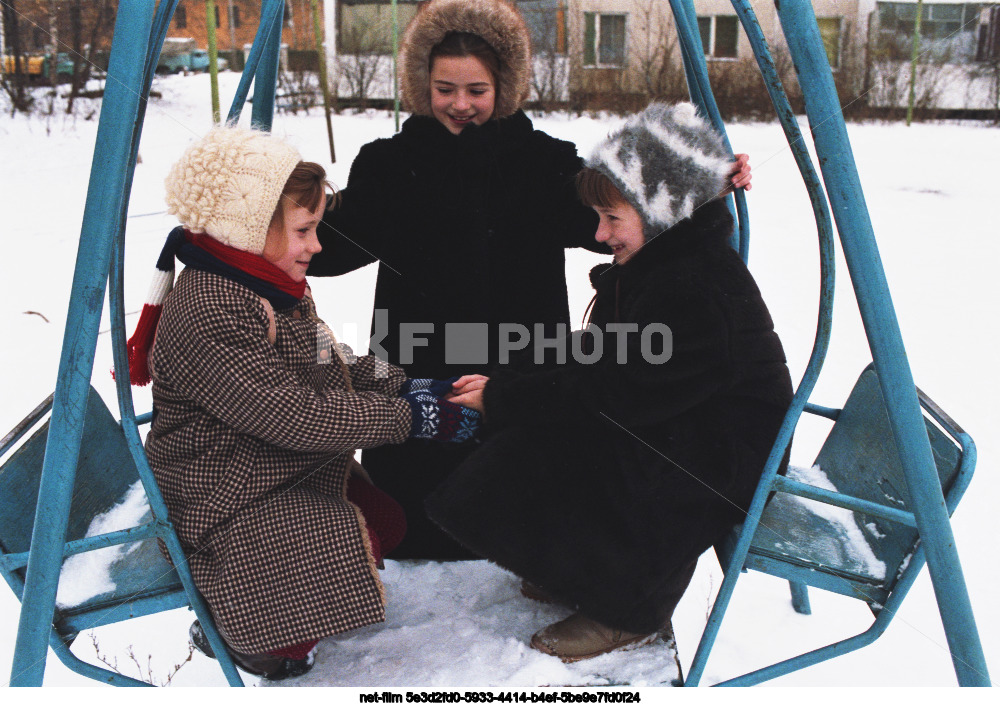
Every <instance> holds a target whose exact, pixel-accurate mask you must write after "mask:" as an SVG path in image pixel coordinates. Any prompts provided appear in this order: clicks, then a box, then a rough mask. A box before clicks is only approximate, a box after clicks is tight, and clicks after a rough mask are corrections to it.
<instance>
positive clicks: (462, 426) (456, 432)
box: [401, 390, 480, 442]
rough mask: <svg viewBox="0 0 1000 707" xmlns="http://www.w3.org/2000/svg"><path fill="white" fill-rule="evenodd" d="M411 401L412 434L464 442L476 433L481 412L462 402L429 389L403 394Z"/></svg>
mask: <svg viewBox="0 0 1000 707" xmlns="http://www.w3.org/2000/svg"><path fill="white" fill-rule="evenodd" d="M401 397H402V398H403V400H405V401H406V402H407V403H409V404H410V411H411V412H412V413H413V422H412V423H411V425H410V437H413V438H415V439H433V440H435V441H438V442H465V441H466V440H470V439H472V438H473V437H475V435H476V431H477V430H478V429H479V421H480V415H479V413H478V412H476V411H475V410H472V409H470V408H467V407H463V406H462V405H456V404H455V403H452V402H449V401H447V400H445V399H443V398H439V397H438V396H436V395H434V394H433V393H430V392H429V391H426V390H418V391H415V392H413V393H407V394H406V395H403V396H401Z"/></svg>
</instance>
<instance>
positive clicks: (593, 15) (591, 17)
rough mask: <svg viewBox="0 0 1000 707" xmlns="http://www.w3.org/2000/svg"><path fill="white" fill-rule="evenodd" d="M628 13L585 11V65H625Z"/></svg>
mask: <svg viewBox="0 0 1000 707" xmlns="http://www.w3.org/2000/svg"><path fill="white" fill-rule="evenodd" d="M625 17H626V15H621V14H616V15H611V14H603V13H598V12H585V13H583V65H584V66H600V67H609V68H611V67H622V66H624V65H625Z"/></svg>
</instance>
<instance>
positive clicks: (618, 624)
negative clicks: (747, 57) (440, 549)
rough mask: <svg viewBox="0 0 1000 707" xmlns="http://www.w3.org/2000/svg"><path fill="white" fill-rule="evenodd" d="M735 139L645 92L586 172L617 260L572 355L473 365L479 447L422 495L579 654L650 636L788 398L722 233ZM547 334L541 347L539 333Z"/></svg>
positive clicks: (552, 647) (467, 386) (737, 517)
mask: <svg viewBox="0 0 1000 707" xmlns="http://www.w3.org/2000/svg"><path fill="white" fill-rule="evenodd" d="M727 162H728V156H727V154H726V152H725V150H724V148H723V144H722V140H721V138H720V136H719V135H718V134H717V133H716V132H715V131H714V130H713V129H712V128H711V127H710V126H709V125H708V124H707V123H706V122H705V121H704V120H703V119H702V118H700V117H699V116H698V115H697V114H696V113H695V110H694V107H693V106H692V105H691V104H679V105H676V106H667V105H663V104H654V105H651V106H650V107H649V108H647V110H646V111H645V112H644V113H642V114H640V115H638V116H635V117H634V118H632V119H630V120H629V121H628V122H627V123H626V124H625V126H624V127H623V128H621V129H620V130H618V131H617V132H615V133H614V134H612V135H611V136H610V137H609V138H607V139H606V140H605V141H604V142H603V143H601V144H600V145H599V146H598V147H597V148H596V150H595V151H594V154H593V157H592V158H591V159H590V160H589V161H588V168H587V169H585V170H584V171H582V172H581V173H580V176H579V178H578V185H579V191H580V195H581V197H582V199H583V201H584V202H585V203H587V204H589V205H591V206H592V207H593V209H594V210H595V211H596V213H597V215H598V217H599V219H600V225H599V227H598V230H597V233H596V240H597V241H598V242H600V243H603V244H605V245H607V246H608V247H609V248H610V249H611V250H612V252H613V253H614V263H613V264H608V265H599V266H597V267H595V268H594V269H593V270H592V271H591V275H590V277H591V282H592V283H593V285H594V288H595V289H596V296H595V300H594V302H593V305H592V307H593V309H592V313H591V316H590V327H588V328H589V329H591V331H590V333H589V334H587V335H586V336H584V337H578V338H573V337H570V338H569V339H567V340H566V341H565V342H564V344H565V345H564V347H563V355H564V356H565V358H566V361H565V363H564V364H561V365H560V364H558V362H556V361H544V360H539V359H538V358H537V354H538V352H537V351H531V352H525V356H524V358H523V359H522V360H520V361H518V362H517V364H512V365H510V366H507V367H503V368H500V369H498V370H496V371H495V372H494V374H493V375H492V377H490V378H488V379H487V378H484V377H482V376H467V377H463V378H460V379H459V380H458V381H457V382H456V384H455V390H456V393H457V395H456V397H453V398H452V402H456V403H459V404H462V405H468V406H471V407H473V408H475V409H478V410H480V411H481V412H483V421H484V424H485V427H484V429H485V430H487V431H488V432H487V435H486V438H485V440H484V441H483V443H482V445H481V446H480V448H479V449H478V450H477V451H476V452H475V453H473V454H472V455H470V456H469V458H468V459H467V460H466V461H465V462H464V463H463V464H462V465H460V466H459V468H458V469H457V471H456V472H455V473H454V474H453V475H452V476H451V477H450V478H449V479H448V480H447V481H445V482H444V483H443V484H442V485H441V486H440V487H439V488H438V489H437V490H436V491H435V492H434V493H433V494H432V495H431V496H430V497H429V498H428V502H427V510H428V513H429V514H430V517H431V518H432V519H434V520H435V521H436V522H437V523H439V524H440V525H441V526H442V527H443V528H444V529H445V530H446V531H447V532H449V533H450V534H451V535H453V536H454V537H455V538H456V539H457V540H458V541H460V542H461V543H462V544H464V545H465V546H467V547H469V548H471V549H472V550H473V551H474V552H476V553H477V554H479V555H481V556H483V557H486V558H488V559H490V560H492V561H494V562H496V563H497V564H499V565H501V566H503V567H505V568H507V569H509V570H511V571H512V572H514V573H515V574H517V575H519V576H520V577H522V578H523V579H524V580H525V583H524V584H523V585H522V590H523V591H524V593H525V594H527V595H528V596H533V597H535V598H541V597H547V598H549V599H550V600H553V601H557V602H559V603H562V604H564V605H565V606H567V607H569V608H571V609H572V610H573V611H574V612H575V613H573V614H572V615H571V616H569V617H568V618H566V619H564V620H563V621H560V622H558V623H555V624H553V625H551V626H548V627H546V628H544V629H542V630H541V631H539V632H538V633H536V634H535V635H534V637H533V638H532V641H531V645H532V646H533V647H534V648H536V649H538V650H540V651H543V652H545V653H549V654H552V655H555V656H558V657H560V658H562V659H563V660H564V661H575V660H580V659H583V658H589V657H592V656H596V655H600V654H602V653H606V652H608V651H611V650H614V649H617V648H622V647H625V646H630V645H634V644H638V643H642V642H645V641H649V640H652V639H654V638H655V637H656V636H657V635H658V634H659V633H660V632H664V631H669V630H670V617H671V614H672V613H673V610H674V607H675V606H676V604H677V602H678V601H679V600H680V598H681V595H682V594H683V592H684V590H685V588H686V587H687V585H688V582H689V581H690V579H691V576H692V573H693V572H694V569H695V564H696V562H697V560H698V557H699V556H700V555H701V554H702V553H703V552H704V551H705V550H707V549H708V548H710V547H711V546H712V545H713V544H715V543H716V542H718V541H719V540H720V539H722V537H723V536H724V534H725V533H726V532H727V531H728V530H729V529H730V528H732V527H733V525H734V524H735V523H738V522H740V521H741V520H742V519H743V518H744V516H745V513H746V509H747V508H748V507H749V504H750V501H751V499H752V497H753V493H754V490H755V489H756V486H757V482H758V480H759V479H760V475H761V472H762V471H763V468H764V463H765V461H766V459H767V456H768V454H769V453H770V449H771V446H772V444H773V442H774V439H775V438H776V436H777V433H778V429H779V427H780V426H781V422H782V419H783V417H784V414H785V411H786V410H787V407H788V405H789V403H790V402H791V398H792V386H791V380H790V377H789V373H788V368H787V366H786V364H785V356H784V352H783V350H782V346H781V342H780V341H779V340H778V337H777V335H776V334H775V332H774V329H773V324H772V322H771V317H770V315H769V313H768V310H767V307H766V306H765V304H764V301H763V300H762V298H761V295H760V292H759V291H758V289H757V286H756V284H755V282H754V280H753V277H752V276H751V275H750V273H749V271H748V270H747V268H746V266H745V265H744V264H743V261H742V260H741V259H740V257H739V255H738V254H737V253H736V252H735V251H734V250H733V249H732V248H731V247H730V246H729V244H728V237H729V235H730V234H731V233H732V217H731V216H730V214H729V211H728V210H727V208H726V206H725V204H724V203H723V202H722V201H721V200H720V199H718V198H717V197H718V196H720V194H721V193H722V192H723V190H724V187H725V177H726V173H727V171H728V165H727ZM547 352H550V353H551V351H549V350H547Z"/></svg>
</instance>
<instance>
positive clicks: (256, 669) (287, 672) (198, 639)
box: [188, 621, 313, 680]
mask: <svg viewBox="0 0 1000 707" xmlns="http://www.w3.org/2000/svg"><path fill="white" fill-rule="evenodd" d="M188 636H189V637H190V638H191V643H192V645H194V647H195V648H197V649H198V650H199V651H201V652H202V653H204V654H205V655H206V656H208V657H209V658H215V651H213V650H212V646H211V644H209V642H208V636H206V635H205V631H204V629H202V627H201V622H200V621H195V622H194V623H193V624H191V628H190V629H188ZM227 648H228V646H227ZM229 655H230V656H232V659H233V662H234V663H236V667H238V668H240V669H242V670H245V671H246V672H248V673H250V674H251V675H257V676H259V677H262V678H264V679H265V680H285V679H287V678H296V677H298V676H300V675H305V674H306V673H308V672H309V671H310V670H311V669H312V666H313V657H312V655H308V656H306V657H305V658H303V659H301V660H294V659H292V658H283V657H280V656H276V655H268V654H267V653H258V654H255V655H248V654H246V653H240V652H239V651H235V650H233V649H232V648H229Z"/></svg>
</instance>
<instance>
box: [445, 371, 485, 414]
mask: <svg viewBox="0 0 1000 707" xmlns="http://www.w3.org/2000/svg"><path fill="white" fill-rule="evenodd" d="M489 380H490V379H489V378H487V377H486V376H481V375H478V374H477V375H470V376H462V377H461V378H459V379H458V380H457V381H455V382H454V383H453V384H452V393H451V395H449V396H448V400H449V401H450V402H453V403H455V404H456V405H464V406H465V407H467V408H472V409H473V410H475V411H477V412H479V413H480V414H482V415H485V414H486V410H485V408H484V406H483V389H484V388H485V387H486V383H487V382H489Z"/></svg>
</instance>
